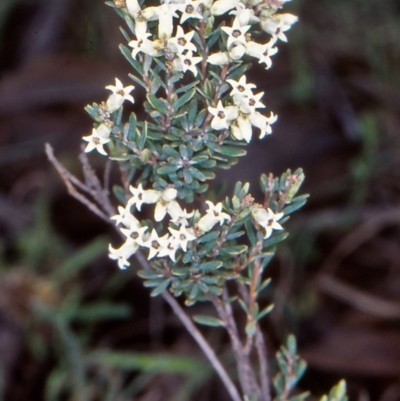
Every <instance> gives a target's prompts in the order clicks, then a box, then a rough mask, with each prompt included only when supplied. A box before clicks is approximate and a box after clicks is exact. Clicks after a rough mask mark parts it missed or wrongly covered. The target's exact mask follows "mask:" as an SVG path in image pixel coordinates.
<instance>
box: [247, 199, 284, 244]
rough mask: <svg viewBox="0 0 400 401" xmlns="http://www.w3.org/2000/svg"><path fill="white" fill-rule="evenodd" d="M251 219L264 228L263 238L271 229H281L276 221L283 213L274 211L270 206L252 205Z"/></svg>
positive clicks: (269, 234) (268, 235)
mask: <svg viewBox="0 0 400 401" xmlns="http://www.w3.org/2000/svg"><path fill="white" fill-rule="evenodd" d="M251 215H252V217H253V219H254V220H255V221H256V222H257V223H258V224H259V225H260V226H261V227H262V228H263V229H264V239H266V238H269V237H270V236H271V234H272V231H273V230H283V227H282V226H281V225H280V224H279V223H278V220H280V219H281V218H282V216H283V213H274V212H273V211H272V210H271V209H270V208H268V209H267V210H266V209H264V208H262V207H257V206H256V207H253V209H252V210H251Z"/></svg>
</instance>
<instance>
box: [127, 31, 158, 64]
mask: <svg viewBox="0 0 400 401" xmlns="http://www.w3.org/2000/svg"><path fill="white" fill-rule="evenodd" d="M150 36H151V33H146V34H144V35H143V36H138V37H137V40H131V41H130V42H129V43H128V45H129V46H130V47H132V58H133V59H135V60H136V56H137V54H138V53H139V52H143V53H145V54H148V55H149V56H151V57H156V56H158V55H159V53H158V50H157V49H155V48H154V44H153V42H152V41H151V40H149V39H148V38H149V37H150Z"/></svg>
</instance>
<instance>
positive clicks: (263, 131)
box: [250, 111, 278, 139]
mask: <svg viewBox="0 0 400 401" xmlns="http://www.w3.org/2000/svg"><path fill="white" fill-rule="evenodd" d="M277 120H278V116H277V115H276V114H274V113H272V112H271V114H270V116H269V117H266V116H264V115H263V114H261V113H259V112H258V111H256V112H255V113H253V114H252V115H251V116H250V122H251V124H252V125H254V126H255V127H257V128H259V129H260V137H259V138H260V139H263V138H264V136H265V135H269V134H271V133H272V128H271V124H273V123H275V122H276V121H277Z"/></svg>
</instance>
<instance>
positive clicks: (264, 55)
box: [246, 38, 278, 69]
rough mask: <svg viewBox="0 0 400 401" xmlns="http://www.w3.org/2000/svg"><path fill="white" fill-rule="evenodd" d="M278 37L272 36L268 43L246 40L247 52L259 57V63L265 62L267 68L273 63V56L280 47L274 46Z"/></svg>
mask: <svg viewBox="0 0 400 401" xmlns="http://www.w3.org/2000/svg"><path fill="white" fill-rule="evenodd" d="M275 43H276V38H272V39H271V40H270V41H269V42H268V43H265V44H260V43H257V42H253V41H248V42H246V54H248V55H249V56H252V57H255V58H258V62H259V64H262V63H265V69H268V68H270V67H271V65H272V61H271V56H273V55H274V54H276V53H277V52H278V48H277V47H274V44H275Z"/></svg>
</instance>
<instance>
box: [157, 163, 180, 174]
mask: <svg viewBox="0 0 400 401" xmlns="http://www.w3.org/2000/svg"><path fill="white" fill-rule="evenodd" d="M180 168H181V166H178V165H176V164H165V165H163V166H161V167H158V169H157V173H158V174H172V173H175V172H176V171H177V170H178V169H180Z"/></svg>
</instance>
